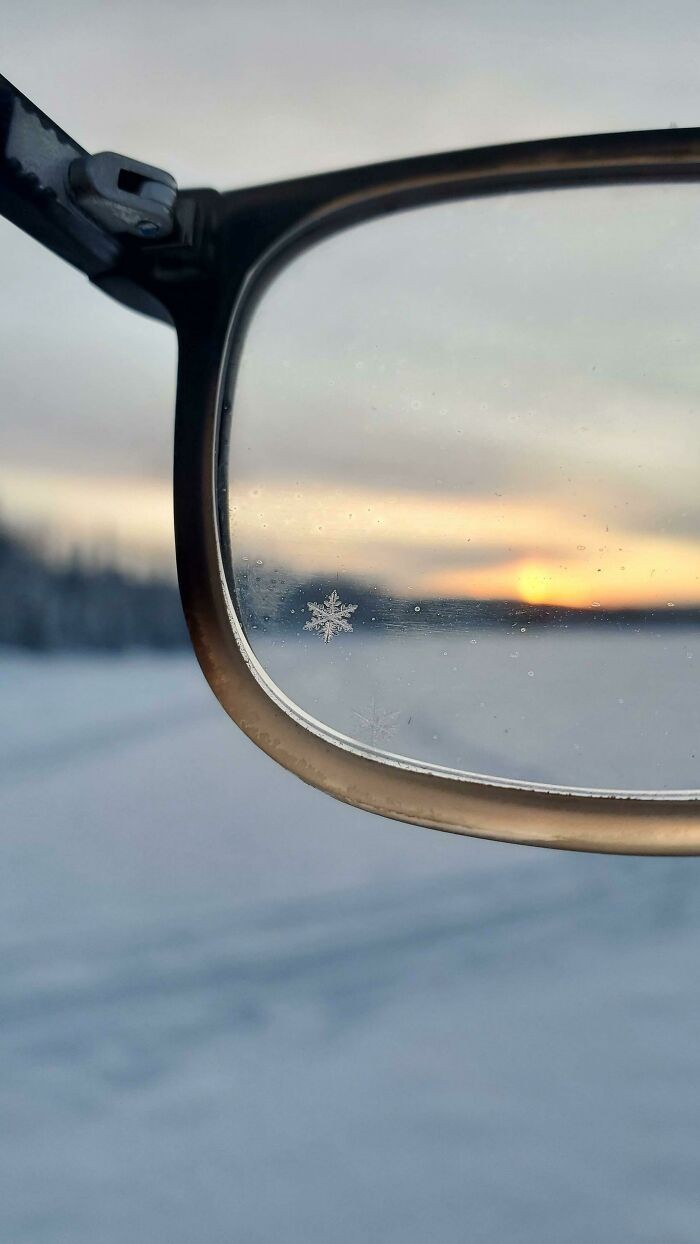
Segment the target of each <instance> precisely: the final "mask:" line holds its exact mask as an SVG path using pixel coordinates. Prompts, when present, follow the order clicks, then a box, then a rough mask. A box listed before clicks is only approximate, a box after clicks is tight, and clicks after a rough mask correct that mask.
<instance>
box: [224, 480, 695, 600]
mask: <svg viewBox="0 0 700 1244" xmlns="http://www.w3.org/2000/svg"><path fill="white" fill-rule="evenodd" d="M591 511H592V507H589V512H588V513H587V514H586V515H583V516H582V515H581V513H580V511H573V510H572V509H571V508H567V507H566V506H565V505H563V504H561V502H560V501H558V500H556V499H551V500H546V499H544V498H542V497H538V498H537V499H532V500H530V499H528V498H522V497H519V498H514V499H512V500H508V499H506V498H502V497H496V496H492V497H476V498H470V497H459V496H457V497H455V496H449V497H445V496H437V495H432V494H425V493H416V494H407V493H393V494H386V493H381V494H377V493H374V492H371V491H369V490H363V491H360V490H351V489H348V488H343V487H335V488H332V489H328V488H323V487H321V486H319V485H316V486H314V487H311V488H309V487H306V488H304V489H303V490H292V489H289V488H288V487H285V486H280V485H279V484H276V483H267V484H266V483H264V482H259V483H257V484H255V485H253V486H251V487H250V488H248V487H246V488H245V489H240V490H239V492H238V496H237V497H236V499H235V504H234V506H233V507H232V512H231V521H232V533H233V536H234V544H235V546H236V548H237V549H239V550H240V552H241V553H242V554H245V552H246V550H247V551H248V552H249V553H250V554H251V555H253V556H256V557H257V556H259V555H264V557H265V558H266V559H267V560H268V561H269V562H270V563H271V564H277V565H281V566H287V567H288V568H290V569H292V570H294V571H295V572H297V573H302V574H308V573H314V574H315V573H319V574H325V573H334V574H335V573H337V572H340V573H343V574H348V575H357V576H358V577H363V578H371V579H377V580H379V581H380V582H381V581H383V582H385V583H386V584H387V586H389V587H390V588H391V589H392V590H395V591H397V592H400V593H402V594H410V595H432V596H448V597H465V598H466V597H471V598H474V599H482V600H498V599H508V600H521V601H523V602H524V603H526V604H530V605H560V606H566V607H570V608H591V607H593V608H595V607H603V608H611V609H616V608H645V607H646V608H648V607H651V606H663V607H674V606H684V605H685V606H688V605H694V604H697V603H698V602H699V601H700V540H695V539H693V538H690V537H688V536H687V535H684V536H672V535H663V536H655V535H650V534H649V533H648V532H647V531H644V532H640V531H637V530H635V529H634V526H633V524H632V523H630V525H629V526H628V527H623V526H622V524H621V523H619V521H618V522H615V518H616V515H615V514H614V513H612V514H598V515H596V514H594V513H592V512H591ZM435 567H438V568H435Z"/></svg>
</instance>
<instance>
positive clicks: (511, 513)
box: [0, 79, 700, 854]
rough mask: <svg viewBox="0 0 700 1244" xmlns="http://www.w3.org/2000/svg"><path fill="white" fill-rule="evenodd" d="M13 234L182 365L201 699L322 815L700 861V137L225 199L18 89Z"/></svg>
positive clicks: (361, 173)
mask: <svg viewBox="0 0 700 1244" xmlns="http://www.w3.org/2000/svg"><path fill="white" fill-rule="evenodd" d="M0 149H1V151H2V156H1V158H0V211H1V212H2V214H3V215H5V216H7V217H8V218H9V219H10V220H13V221H14V222H15V223H16V224H17V225H19V226H20V227H21V228H22V229H24V230H25V231H26V232H28V233H30V234H32V235H33V236H34V237H35V238H37V239H38V240H39V241H40V242H42V243H43V244H44V245H46V246H48V247H50V249H52V250H53V251H55V252H56V253H57V254H59V255H60V256H61V257H62V258H64V259H66V260H68V262H70V263H72V264H74V265H75V266H77V267H78V268H80V269H82V270H83V271H84V272H86V273H87V275H88V276H89V277H90V279H91V280H92V281H93V282H94V283H95V284H97V285H98V286H100V287H101V288H102V289H104V290H105V291H106V292H107V293H109V294H110V295H112V296H113V297H115V298H117V299H119V300H120V301H121V302H123V303H124V304H125V305H126V306H128V307H132V308H135V309H136V310H139V311H141V312H143V313H145V314H147V315H152V316H155V317H157V318H160V319H163V320H166V321H168V322H170V323H171V324H172V325H173V326H174V327H175V329H176V331H177V334H178V341H179V376H178V396H177V415H176V433H175V471H174V485H175V488H174V492H175V529H176V543H177V561H178V577H179V583H180V590H181V595H182V602H183V606H184V611H185V615H186V618H187V622H188V626H189V631H190V635H191V638H192V643H193V645H194V648H195V651H196V654H197V657H198V659H199V662H200V665H201V667H202V669H203V671H204V674H205V676H206V678H207V680H208V681H209V684H210V686H211V687H212V690H213V691H214V693H215V695H216V696H217V698H218V699H219V701H220V702H221V704H222V705H223V707H224V708H225V709H226V711H227V712H228V713H229V715H230V716H231V717H232V718H233V720H234V721H235V722H237V724H238V725H239V726H240V727H241V728H242V729H243V730H244V731H245V732H246V734H248V735H249V737H250V738H251V739H252V740H253V741H254V742H255V743H257V744H258V746H260V747H261V748H263V750H264V751H266V752H267V753H268V754H269V755H271V756H272V757H273V758H274V759H275V760H277V761H279V762H280V763H281V764H283V765H284V766H286V767H287V768H288V769H290V770H291V771H292V772H294V773H296V774H297V775H298V776H299V777H301V778H303V779H304V780H305V781H307V782H309V783H311V784H312V785H314V786H317V787H319V788H321V789H322V790H325V791H327V792H328V793H330V794H332V795H334V796H335V797H337V798H339V799H342V800H345V801H346V802H348V803H351V804H355V805H356V806H358V807H361V808H364V809H366V810H367V811H371V812H376V813H379V814H380V815H383V816H389V817H394V818H397V819H400V820H404V821H409V822H413V823H416V824H421V825H426V826H430V827H433V828H437V829H443V830H449V831H451V832H455V833H467V834H475V835H478V836H482V837H492V838H500V839H506V840H509V841H514V842H526V843H536V844H539V845H550V846H559V847H568V848H572V849H580V850H596V851H620V852H639V853H660V854H683V853H696V852H698V851H700V815H699V811H698V809H699V804H698V796H699V794H700V780H699V779H698V765H699V762H700V750H699V749H700V743H699V742H698V734H699V727H700V708H699V705H700V694H699V693H700V508H699V505H698V500H697V495H698V489H697V471H698V467H697V463H698V460H699V455H700V420H699V419H698V413H699V409H698V396H699V394H700V383H699V382H700V361H699V360H700V350H699V347H700V318H699V316H698V311H697V288H696V287H697V283H698V273H699V272H700V241H699V240H698V228H697V213H698V199H697V185H696V183H697V181H698V179H699V178H700V130H679V129H669V130H664V131H653V132H648V133H631V134H617V135H615V134H613V135H604V136H597V137H584V138H567V139H557V140H552V141H547V142H534V143H522V144H517V145H512V146H500V147H492V148H486V149H482V150H476V151H464V152H452V153H449V154H446V155H431V156H424V157H420V158H417V159H408V160H398V161H394V162H391V163H384V164H378V165H371V166H368V167H365V168H357V169H352V170H347V171H341V172H335V173H325V174H321V175H319V176H314V177H305V178H301V179H297V180H294V181H287V182H282V183H279V184H276V185H269V186H262V187H255V188H253V189H249V190H242V191H241V190H237V191H232V192H230V193H226V194H219V193H217V192H215V191H213V190H195V191H179V190H178V189H177V187H176V185H175V182H174V181H173V179H172V178H171V177H169V176H168V174H166V173H164V172H162V170H158V169H155V168H152V167H150V166H148V165H144V164H141V163H139V162H137V161H134V160H130V159H127V158H125V157H121V156H116V155H113V154H111V153H102V154H101V155H96V156H90V155H88V154H87V153H86V152H85V151H84V150H83V149H82V148H80V147H79V146H78V144H76V143H74V142H73V141H72V140H71V139H69V138H68V137H67V136H66V135H65V134H64V133H63V132H62V131H60V130H58V129H57V127H55V126H54V125H53V123H52V122H50V121H49V120H48V119H47V118H46V117H44V116H43V115H42V114H41V113H39V112H38V110H37V109H36V108H34V106H33V105H32V104H30V103H29V101H27V100H26V99H25V98H24V97H23V96H22V95H20V94H19V93H18V92H17V91H16V90H15V89H14V88H13V87H12V86H11V85H10V84H9V83H7V82H6V81H5V80H4V79H0Z"/></svg>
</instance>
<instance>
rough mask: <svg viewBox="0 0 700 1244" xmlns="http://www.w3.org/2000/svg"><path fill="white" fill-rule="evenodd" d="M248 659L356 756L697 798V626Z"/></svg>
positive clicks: (303, 640) (303, 643)
mask: <svg viewBox="0 0 700 1244" xmlns="http://www.w3.org/2000/svg"><path fill="white" fill-rule="evenodd" d="M253 648H254V651H255V653H256V655H257V656H258V658H259V660H260V662H261V664H262V665H263V668H264V669H265V670H266V671H267V672H268V674H269V675H270V677H271V678H272V679H273V681H274V682H275V683H276V684H277V686H278V687H280V688H281V690H282V691H283V692H284V693H285V694H286V695H287V696H288V697H289V699H291V700H292V701H293V702H294V703H295V704H297V705H298V706H299V707H300V708H302V709H303V710H304V711H305V712H306V713H308V714H309V715H310V716H311V717H315V718H316V719H317V720H319V721H321V722H322V723H323V724H324V725H326V726H331V727H332V728H333V729H334V730H336V731H337V732H338V733H340V734H342V735H345V736H346V737H348V738H351V739H353V741H355V742H357V743H360V744H361V745H363V746H364V747H365V748H366V747H367V745H368V744H369V745H370V746H372V745H373V746H374V747H375V748H378V749H380V750H384V751H386V752H390V753H395V754H397V755H399V756H402V757H405V758H407V759H408V760H412V761H416V760H418V761H422V762H423V763H427V764H428V765H439V766H442V767H444V768H448V769H453V770H455V771H457V772H458V773H465V772H466V773H472V774H480V775H485V776H489V777H496V778H505V779H506V780H511V781H517V782H534V783H539V784H542V785H545V786H564V787H567V788H569V789H575V788H576V787H579V788H583V789H588V790H600V789H606V790H613V791H643V790H684V791H687V790H697V789H698V787H699V786H700V747H699V746H698V744H699V743H700V740H699V739H698V703H700V631H699V630H698V628H697V627H696V626H673V627H666V626H657V627H654V625H653V624H651V625H645V626H640V627H639V628H637V629H635V628H634V627H631V626H630V627H626V628H624V629H622V628H619V629H616V628H615V627H612V626H595V625H591V626H590V627H571V628H568V629H565V628H563V627H562V628H555V627H536V626H527V627H525V626H523V627H522V629H521V628H520V627H516V628H515V629H512V628H506V627H503V628H499V627H491V628H483V627H482V628H480V627H476V626H472V627H469V628H468V629H462V630H461V631H459V632H457V633H456V634H454V633H451V632H449V631H447V630H445V631H439V630H438V631H430V630H426V631H425V632H424V633H422V634H421V633H418V634H406V632H405V631H404V630H403V629H398V628H397V630H395V631H394V630H387V631H386V632H385V633H384V634H383V635H379V636H369V635H367V634H363V633H362V632H361V631H357V632H355V633H353V634H351V635H343V634H341V635H338V636H337V637H336V638H334V639H333V640H332V642H331V643H328V644H325V643H323V642H322V641H320V640H319V638H318V636H316V635H312V636H309V635H308V634H307V635H304V633H303V632H300V633H299V634H294V633H293V632H284V631H279V632H277V634H273V635H265V636H255V640H254V644H253Z"/></svg>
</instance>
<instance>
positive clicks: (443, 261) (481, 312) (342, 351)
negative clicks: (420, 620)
mask: <svg viewBox="0 0 700 1244" xmlns="http://www.w3.org/2000/svg"><path fill="white" fill-rule="evenodd" d="M697 217H698V187H697V186H695V185H687V184H686V185H657V186H646V187H636V186H618V187H607V186H606V187H593V188H589V189H586V190H582V189H576V190H555V191H549V192H539V193H537V194H528V195H513V196H501V197H499V198H498V199H479V200H476V201H468V200H466V201H463V202H457V203H452V204H443V205H440V206H437V207H429V208H421V209H418V210H414V211H411V212H403V213H402V214H401V215H399V216H395V215H394V216H390V217H387V218H385V219H382V220H375V221H371V222H369V223H366V224H364V225H359V226H357V227H356V228H355V229H352V230H348V231H346V232H344V233H341V234H338V235H336V236H335V237H333V238H331V239H329V240H327V241H325V242H322V243H321V244H319V245H318V246H316V247H314V248H312V249H310V250H308V251H307V252H306V253H305V254H304V255H303V256H302V257H300V258H298V259H296V260H295V261H293V262H292V263H290V264H289V265H288V267H287V268H286V269H285V270H284V271H283V273H282V274H281V275H280V276H279V277H278V279H277V280H276V281H275V282H273V283H272V284H271V285H270V286H268V288H267V290H266V292H265V294H264V296H263V298H262V300H261V302H260V303H259V305H258V306H257V308H256V311H255V314H254V316H253V319H252V322H251V324H250V327H249V329H248V334H247V338H246V343H245V345H244V348H243V352H242V359H241V363H240V367H239V369H238V375H237V377H236V378H235V387H234V388H233V392H232V400H231V405H232V408H233V418H232V433H231V449H230V461H229V478H230V483H229V497H230V502H231V520H232V533H233V538H232V541H231V544H232V548H233V549H234V550H238V556H239V557H246V559H247V560H248V561H249V562H251V563H256V564H257V563H259V562H261V561H262V563H263V565H266V564H267V565H270V566H272V567H275V568H279V567H287V568H290V569H293V570H294V571H295V572H296V573H298V574H302V575H304V576H306V577H309V576H316V577H318V578H319V579H320V580H324V579H325V580H326V581H327V580H328V578H329V575H333V574H335V573H336V572H337V573H338V574H340V575H345V576H346V577H347V576H348V575H352V576H355V577H356V578H360V579H364V580H365V581H366V582H368V583H369V584H371V585H372V586H375V587H377V588H378V589H379V590H385V589H389V590H390V591H391V592H394V593H399V594H401V595H403V596H404V597H415V598H416V599H420V598H421V597H423V596H432V595H448V596H463V597H475V598H487V599H509V600H513V599H516V600H524V601H526V602H527V603H530V604H559V605H569V606H576V607H584V608H585V607H590V606H596V607H598V606H603V607H612V608H620V607H629V606H659V605H660V606H662V607H663V608H667V607H670V608H675V607H676V606H678V605H696V604H697V603H698V602H699V601H700V540H699V539H698V533H699V532H700V507H699V504H698V490H697V463H698V460H699V458H700V419H699V418H698V415H699V414H700V410H699V402H698V394H699V390H700V314H699V308H698V305H697V288H698V276H699V275H700V236H699V235H698V230H697Z"/></svg>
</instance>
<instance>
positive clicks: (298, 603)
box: [234, 562, 700, 633]
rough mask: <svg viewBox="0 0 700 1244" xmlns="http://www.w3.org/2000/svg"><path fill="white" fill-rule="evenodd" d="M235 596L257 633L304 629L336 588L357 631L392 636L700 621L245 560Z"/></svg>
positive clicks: (672, 611) (664, 612) (686, 610)
mask: <svg viewBox="0 0 700 1244" xmlns="http://www.w3.org/2000/svg"><path fill="white" fill-rule="evenodd" d="M234 578H235V583H236V586H237V601H238V607H239V609H240V611H241V614H242V617H243V621H244V623H245V624H246V626H248V627H255V629H256V630H258V631H262V632H264V631H267V630H269V631H275V630H287V631H301V630H302V629H303V627H304V624H305V622H307V621H308V619H309V616H310V614H309V610H308V604H309V602H310V601H316V602H318V603H322V602H323V600H324V599H325V598H327V597H328V595H329V593H330V592H331V591H333V590H334V589H335V591H337V592H338V594H339V596H340V598H341V600H342V601H343V602H344V603H346V604H355V605H357V610H356V611H355V613H353V615H352V626H353V630H354V631H360V632H362V631H364V632H367V631H372V632H374V633H377V632H381V633H387V632H392V631H407V630H411V631H412V632H413V633H418V632H426V631H431V632H433V631H456V630H469V629H470V628H472V627H473V628H475V629H484V628H495V629H510V630H513V629H518V628H520V627H522V626H528V627H537V628H546V627H555V628H556V629H569V628H573V627H591V626H595V627H600V626H605V627H612V628H617V629H629V628H632V629H638V630H639V629H641V628H642V627H644V629H645V630H648V629H649V628H659V629H661V628H668V627H673V626H700V609H698V608H692V607H679V608H668V607H666V606H661V607H659V608H657V609H652V608H643V609H630V608H626V609H605V608H603V607H602V606H600V605H598V606H592V607H590V608H587V609H581V608H572V607H568V606H564V605H531V604H528V603H527V602H526V601H522V600H475V599H469V598H465V597H459V598H454V597H437V596H428V597H406V596H401V595H397V594H396V593H392V592H390V591H389V590H388V589H387V588H386V587H385V586H384V585H382V584H368V583H366V582H363V581H362V580H360V579H357V578H350V577H349V576H344V575H342V574H336V575H330V576H329V577H328V578H321V577H319V578H313V579H312V578H309V579H301V578H299V577H298V576H294V575H292V574H290V573H289V572H288V571H286V570H284V569H283V568H280V567H274V568H272V567H261V566H260V564H259V563H258V564H257V565H256V564H252V565H251V564H250V563H249V562H248V563H245V564H243V563H241V564H239V565H238V566H237V567H236V574H235V577H234Z"/></svg>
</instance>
